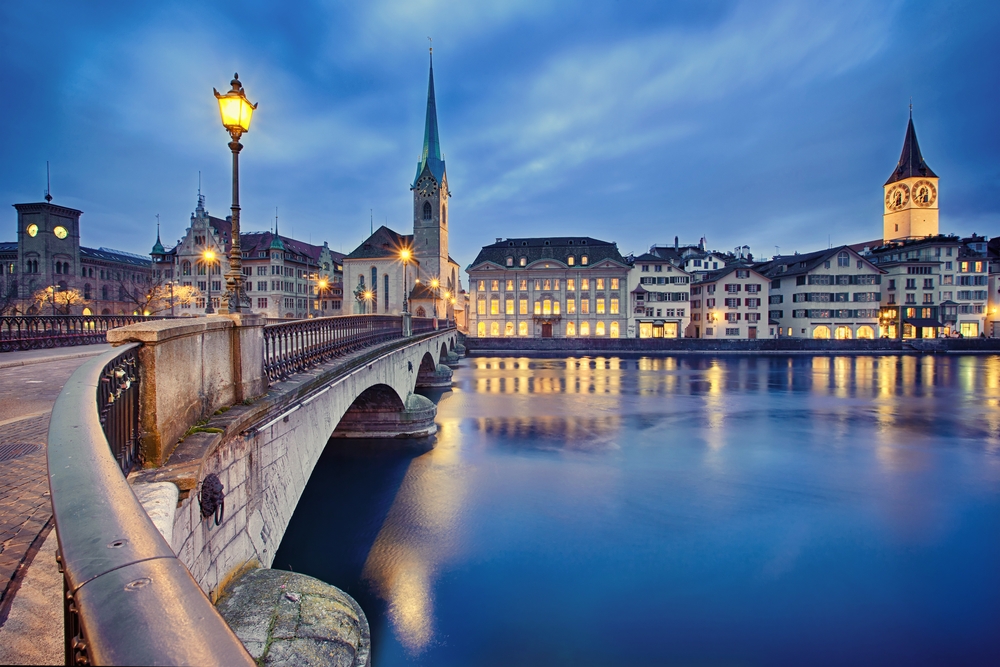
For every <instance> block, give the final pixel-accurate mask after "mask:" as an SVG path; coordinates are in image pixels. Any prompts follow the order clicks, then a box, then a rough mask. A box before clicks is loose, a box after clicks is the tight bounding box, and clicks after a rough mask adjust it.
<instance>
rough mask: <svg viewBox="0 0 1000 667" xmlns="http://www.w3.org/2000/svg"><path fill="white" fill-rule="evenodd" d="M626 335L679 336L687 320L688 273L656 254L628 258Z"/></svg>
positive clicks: (688, 320)
mask: <svg viewBox="0 0 1000 667" xmlns="http://www.w3.org/2000/svg"><path fill="white" fill-rule="evenodd" d="M628 293H629V304H628V334H627V335H628V337H629V338H682V337H684V336H685V335H686V334H685V332H687V331H688V325H689V324H690V322H691V308H690V306H691V304H690V301H691V275H690V274H689V273H688V272H686V271H684V270H683V269H681V268H679V267H678V266H675V265H674V264H673V263H671V262H669V261H666V260H664V259H662V258H660V257H659V256H657V255H654V254H651V253H646V254H643V255H639V256H638V257H635V258H633V259H632V267H631V269H630V270H629V273H628Z"/></svg>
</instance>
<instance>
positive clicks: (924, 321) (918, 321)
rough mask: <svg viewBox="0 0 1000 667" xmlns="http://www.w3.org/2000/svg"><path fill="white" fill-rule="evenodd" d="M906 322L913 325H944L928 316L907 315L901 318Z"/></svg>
mask: <svg viewBox="0 0 1000 667" xmlns="http://www.w3.org/2000/svg"><path fill="white" fill-rule="evenodd" d="M903 322H905V323H906V324H912V325H913V326H915V327H943V326H944V325H943V324H941V323H940V322H938V321H937V320H932V319H930V318H920V317H909V318H907V319H905V320H903Z"/></svg>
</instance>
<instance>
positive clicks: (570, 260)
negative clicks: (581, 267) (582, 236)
mask: <svg viewBox="0 0 1000 667" xmlns="http://www.w3.org/2000/svg"><path fill="white" fill-rule="evenodd" d="M566 263H567V264H569V265H570V266H573V264H575V263H576V259H575V258H574V257H573V255H570V256H569V258H568V259H567V260H566Z"/></svg>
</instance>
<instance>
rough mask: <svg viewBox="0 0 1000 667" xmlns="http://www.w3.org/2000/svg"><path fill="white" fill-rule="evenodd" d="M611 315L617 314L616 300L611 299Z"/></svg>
mask: <svg viewBox="0 0 1000 667" xmlns="http://www.w3.org/2000/svg"><path fill="white" fill-rule="evenodd" d="M611 314H612V315H617V314H618V299H611ZM612 326H614V325H612Z"/></svg>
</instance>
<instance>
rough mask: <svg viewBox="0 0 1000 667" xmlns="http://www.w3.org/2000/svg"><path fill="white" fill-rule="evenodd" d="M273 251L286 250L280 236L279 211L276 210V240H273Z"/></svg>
mask: <svg viewBox="0 0 1000 667" xmlns="http://www.w3.org/2000/svg"><path fill="white" fill-rule="evenodd" d="M271 249H272V250H284V249H285V242H284V241H282V240H281V237H280V236H278V209H274V238H272V239H271Z"/></svg>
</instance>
